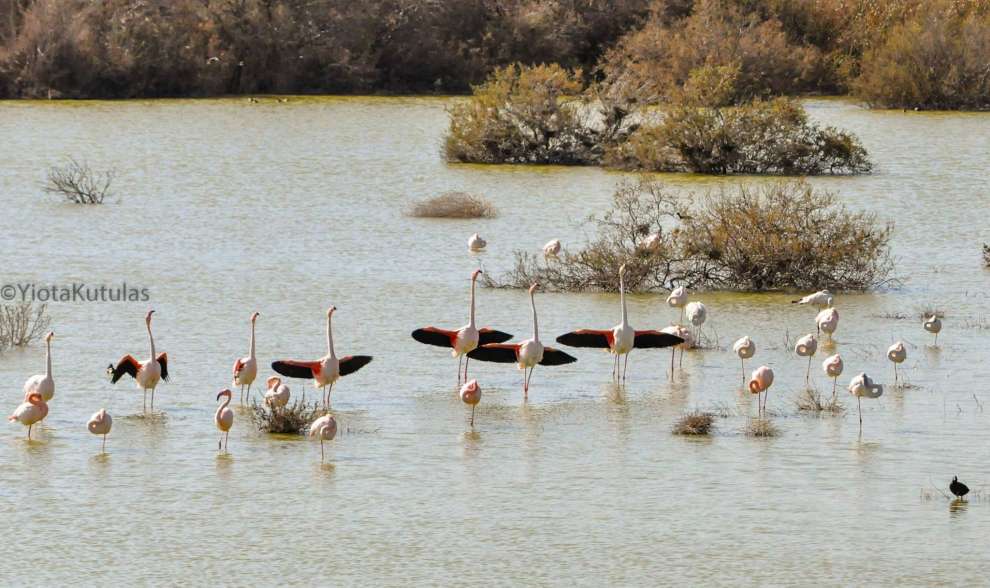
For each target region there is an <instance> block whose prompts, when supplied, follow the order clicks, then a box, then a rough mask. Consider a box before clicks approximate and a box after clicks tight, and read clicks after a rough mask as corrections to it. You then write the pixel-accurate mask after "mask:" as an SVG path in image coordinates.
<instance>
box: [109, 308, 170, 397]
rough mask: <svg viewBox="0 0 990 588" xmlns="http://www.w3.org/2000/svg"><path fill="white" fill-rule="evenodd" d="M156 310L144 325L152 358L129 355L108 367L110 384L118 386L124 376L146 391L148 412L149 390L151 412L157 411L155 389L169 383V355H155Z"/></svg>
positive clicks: (149, 315)
mask: <svg viewBox="0 0 990 588" xmlns="http://www.w3.org/2000/svg"><path fill="white" fill-rule="evenodd" d="M153 314H155V311H154V310H149V311H148V314H146V315H145V317H144V325H145V327H147V329H148V342H149V343H150V344H151V356H150V357H149V358H148V359H146V360H144V361H138V360H136V359H134V356H132V355H130V354H128V355H125V356H124V357H121V358H120V359H119V360H118V361H117V365H113V364H110V365H108V366H107V373H108V374H109V375H110V383H111V384H116V383H117V382H118V381H119V380H120V379H121V378H122V377H124V374H126V375H128V376H130V377H132V378H134V381H135V382H137V385H138V388H141V390H142V391H144V398H145V410H147V401H148V390H151V411H152V412H154V411H155V388H157V387H158V382H159V381H162V380H164V381H166V382H167V381H168V355H167V354H166V353H164V352H162V353H159V354H158V355H155V338H154V337H153V336H152V335H151V315H153Z"/></svg>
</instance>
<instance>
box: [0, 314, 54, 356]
mask: <svg viewBox="0 0 990 588" xmlns="http://www.w3.org/2000/svg"><path fill="white" fill-rule="evenodd" d="M51 322H52V321H51V318H50V317H49V316H48V306H47V305H45V304H38V305H34V304H31V303H30V302H20V303H17V304H4V305H0V351H4V350H5V349H8V348H10V347H26V346H28V345H30V344H31V343H32V342H33V341H35V340H37V339H40V338H41V337H42V336H43V335H44V334H45V333H46V332H47V331H48V327H49V325H50V324H51Z"/></svg>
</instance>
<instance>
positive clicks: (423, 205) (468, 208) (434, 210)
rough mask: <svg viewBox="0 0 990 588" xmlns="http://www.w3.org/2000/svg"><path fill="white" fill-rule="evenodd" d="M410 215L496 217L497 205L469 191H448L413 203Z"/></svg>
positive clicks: (427, 216) (425, 216) (424, 216)
mask: <svg viewBox="0 0 990 588" xmlns="http://www.w3.org/2000/svg"><path fill="white" fill-rule="evenodd" d="M409 214H410V216H415V217H421V218H494V217H495V216H497V215H498V213H497V212H496V210H495V207H494V206H492V205H491V204H490V203H489V202H488V201H487V200H485V199H484V198H482V197H480V196H475V195H474V194H468V193H467V192H446V193H444V194H441V195H439V196H435V197H433V198H429V199H427V200H422V201H420V202H417V203H415V204H414V205H413V207H412V209H411V210H410V211H409Z"/></svg>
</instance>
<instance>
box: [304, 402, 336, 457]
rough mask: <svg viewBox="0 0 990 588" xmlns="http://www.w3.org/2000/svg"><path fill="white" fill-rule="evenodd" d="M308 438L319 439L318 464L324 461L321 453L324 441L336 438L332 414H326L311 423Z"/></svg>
mask: <svg viewBox="0 0 990 588" xmlns="http://www.w3.org/2000/svg"><path fill="white" fill-rule="evenodd" d="M309 436H310V437H319V438H320V463H323V461H324V459H326V457H325V454H324V451H323V442H324V441H333V438H334V437H336V436H337V419H335V418H333V415H332V414H326V415H323V416H321V417H320V418H318V419H316V420H315V421H313V424H311V425H310V426H309Z"/></svg>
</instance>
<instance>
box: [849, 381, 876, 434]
mask: <svg viewBox="0 0 990 588" xmlns="http://www.w3.org/2000/svg"><path fill="white" fill-rule="evenodd" d="M849 393H850V394H852V395H853V396H855V397H856V405H857V406H858V407H859V432H860V434H862V433H863V398H880V397H881V396H883V386H882V385H880V384H875V383H874V382H873V380H871V379H870V376H867V375H866V374H865V373H861V374H859V375H858V376H856V377H854V378H853V379H852V380H851V381H850V382H849Z"/></svg>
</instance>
